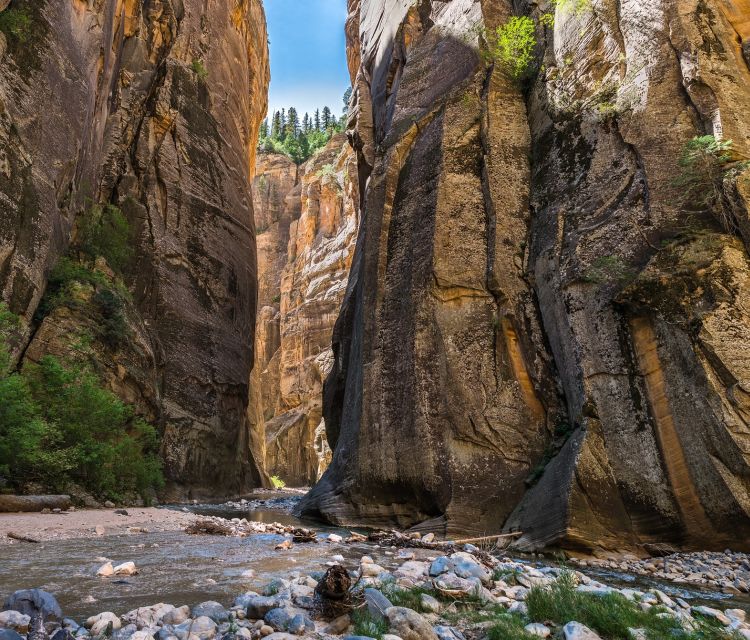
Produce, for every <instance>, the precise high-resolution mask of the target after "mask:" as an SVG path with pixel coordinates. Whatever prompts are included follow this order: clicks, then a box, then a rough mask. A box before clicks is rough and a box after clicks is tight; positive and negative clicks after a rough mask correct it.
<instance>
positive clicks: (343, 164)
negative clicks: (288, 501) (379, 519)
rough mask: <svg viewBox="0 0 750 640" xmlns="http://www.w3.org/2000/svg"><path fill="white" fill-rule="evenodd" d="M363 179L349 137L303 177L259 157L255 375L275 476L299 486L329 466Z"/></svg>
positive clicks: (336, 140) (339, 139) (281, 161)
mask: <svg viewBox="0 0 750 640" xmlns="http://www.w3.org/2000/svg"><path fill="white" fill-rule="evenodd" d="M356 175H357V166H356V160H355V158H354V154H353V152H352V150H351V147H350V146H349V144H348V142H347V141H346V136H345V135H343V134H339V135H336V136H334V137H333V138H332V140H331V141H330V142H329V143H328V145H327V146H326V147H325V148H324V149H322V150H321V151H320V152H319V153H318V154H317V155H315V156H314V157H313V158H312V159H310V160H308V161H307V162H306V163H305V164H303V165H302V166H301V167H299V168H297V167H296V166H295V165H294V163H293V162H292V161H291V160H289V159H288V158H286V157H285V156H281V155H278V154H260V155H259V157H258V163H257V171H256V178H255V182H254V187H253V194H254V202H255V220H256V228H257V230H258V278H259V283H260V285H259V305H258V308H259V312H258V319H257V327H258V330H257V335H256V370H255V371H254V373H253V375H254V379H255V384H258V385H259V391H258V396H259V398H258V400H259V402H260V405H261V406H260V413H261V414H262V418H263V420H262V422H263V423H264V424H263V425H262V426H261V428H262V430H263V431H264V433H265V441H266V445H265V446H266V453H265V463H266V470H267V472H268V473H269V474H272V475H278V476H279V477H280V478H281V479H283V480H284V481H285V482H286V483H287V484H290V485H295V486H302V485H310V484H312V483H314V482H315V481H316V480H317V479H318V478H319V477H320V475H321V474H322V472H323V470H324V469H325V467H326V466H327V464H328V462H329V460H330V450H329V449H328V444H327V441H326V438H325V429H324V425H323V424H322V390H323V380H324V379H325V377H326V376H327V375H328V372H329V371H330V368H331V364H332V360H333V355H332V352H331V334H332V332H333V325H334V322H335V320H336V318H337V316H338V312H339V308H340V306H341V301H342V299H343V295H344V291H345V289H346V282H347V276H348V273H349V267H350V265H351V259H352V255H353V253H354V242H355V240H356V232H357V226H358V208H357V207H358V201H359V195H358V191H357V185H356Z"/></svg>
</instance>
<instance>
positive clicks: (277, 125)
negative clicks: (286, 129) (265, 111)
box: [271, 111, 281, 140]
mask: <svg viewBox="0 0 750 640" xmlns="http://www.w3.org/2000/svg"><path fill="white" fill-rule="evenodd" d="M271 138H273V139H274V140H279V139H280V138H281V114H280V113H279V112H278V111H274V113H273V121H272V124H271Z"/></svg>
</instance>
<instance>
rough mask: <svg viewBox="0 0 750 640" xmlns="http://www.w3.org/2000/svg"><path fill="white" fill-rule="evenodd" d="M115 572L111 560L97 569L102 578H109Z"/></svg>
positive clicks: (97, 573)
mask: <svg viewBox="0 0 750 640" xmlns="http://www.w3.org/2000/svg"><path fill="white" fill-rule="evenodd" d="M114 574H115V569H114V567H113V566H112V563H111V562H105V563H104V564H103V565H102V566H101V567H99V568H98V569H97V570H96V575H97V576H99V577H100V578H108V577H110V576H113V575H114Z"/></svg>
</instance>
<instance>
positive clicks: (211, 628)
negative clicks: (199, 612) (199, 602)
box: [174, 616, 216, 640]
mask: <svg viewBox="0 0 750 640" xmlns="http://www.w3.org/2000/svg"><path fill="white" fill-rule="evenodd" d="M174 634H175V635H176V636H177V637H178V638H179V639H180V640H190V638H191V637H192V636H197V638H199V639H200V640H210V639H211V638H213V637H214V636H215V635H216V623H215V622H214V621H213V620H211V618H209V617H208V616H201V617H200V618H195V620H187V621H186V622H183V623H182V624H180V625H177V626H176V627H174Z"/></svg>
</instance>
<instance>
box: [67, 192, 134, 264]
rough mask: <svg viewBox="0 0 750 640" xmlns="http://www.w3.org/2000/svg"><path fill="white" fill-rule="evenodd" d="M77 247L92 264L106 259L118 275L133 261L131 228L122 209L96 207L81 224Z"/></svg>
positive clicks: (83, 216)
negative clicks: (131, 259) (92, 261)
mask: <svg viewBox="0 0 750 640" xmlns="http://www.w3.org/2000/svg"><path fill="white" fill-rule="evenodd" d="M76 244H77V247H78V248H79V249H80V250H81V251H82V252H83V253H84V254H86V255H87V256H88V257H89V258H90V259H91V260H96V259H97V258H99V257H102V258H104V259H105V260H106V261H107V264H108V265H109V266H110V268H111V269H113V270H114V271H116V272H120V271H122V270H123V269H124V268H125V266H126V265H127V263H128V261H129V260H130V258H131V256H132V254H133V250H132V248H131V246H130V224H129V223H128V221H127V218H125V216H124V215H123V213H122V211H121V210H120V209H119V207H116V206H114V205H112V204H93V205H91V206H89V208H88V209H87V210H86V211H85V212H84V213H83V215H81V216H80V218H79V220H78V238H77V243H76Z"/></svg>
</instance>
